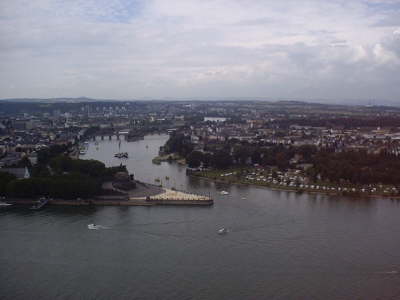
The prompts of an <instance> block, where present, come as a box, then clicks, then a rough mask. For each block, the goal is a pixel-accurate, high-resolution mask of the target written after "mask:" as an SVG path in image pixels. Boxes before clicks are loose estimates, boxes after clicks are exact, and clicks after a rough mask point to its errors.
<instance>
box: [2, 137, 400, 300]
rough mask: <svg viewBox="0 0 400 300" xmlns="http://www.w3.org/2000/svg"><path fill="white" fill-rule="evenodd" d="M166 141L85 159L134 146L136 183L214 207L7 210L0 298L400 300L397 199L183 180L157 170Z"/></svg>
mask: <svg viewBox="0 0 400 300" xmlns="http://www.w3.org/2000/svg"><path fill="white" fill-rule="evenodd" d="M166 139H167V136H159V135H154V136H147V137H146V138H145V140H142V141H138V142H131V143H127V142H125V141H121V146H120V148H119V142H118V141H117V140H116V139H115V138H114V139H113V140H112V141H109V140H108V137H107V139H105V140H104V141H101V140H100V139H98V143H99V145H98V150H97V149H96V145H95V144H94V142H91V143H90V145H89V149H88V152H87V154H86V155H85V156H84V158H87V159H89V158H94V159H98V160H101V161H103V162H105V163H106V164H107V165H108V166H112V165H118V164H119V163H120V162H121V160H119V159H116V158H114V157H113V156H114V153H116V152H118V151H124V152H125V151H127V152H129V156H130V157H129V159H128V160H125V161H123V163H124V164H126V165H127V167H128V169H129V171H130V172H133V173H134V174H135V177H136V178H137V179H139V180H142V181H147V182H154V179H155V178H160V180H161V181H162V183H163V185H165V186H168V187H176V188H179V189H185V190H189V191H193V192H201V193H210V194H211V195H212V196H213V198H214V200H215V203H214V206H212V207H159V206H155V207H94V208H78V207H46V208H44V209H43V210H41V211H30V210H29V209H27V208H7V209H3V208H1V209H0V299H174V300H175V299H400V250H399V249H400V202H398V201H392V200H389V199H374V200H372V199H370V200H354V199H346V198H342V197H328V196H320V195H306V194H303V195H297V194H295V193H291V192H283V191H271V190H268V189H263V188H255V187H245V186H226V185H223V184H214V183H212V182H209V181H206V180H202V179H198V178H191V177H187V176H186V175H185V168H184V167H182V166H179V165H176V164H168V163H163V164H162V165H153V164H152V163H151V159H152V158H153V157H154V156H155V155H156V154H157V152H158V148H159V146H161V145H163V144H164V143H165V141H166ZM166 176H168V177H169V180H166V178H165V177H166ZM221 190H226V191H228V192H229V195H227V196H222V195H220V191H221ZM90 223H95V224H99V225H102V226H103V227H102V228H101V229H99V230H89V229H88V227H87V225H88V224H90ZM221 227H227V228H228V229H229V233H228V234H226V235H223V236H221V235H218V234H217V230H218V229H219V228H221Z"/></svg>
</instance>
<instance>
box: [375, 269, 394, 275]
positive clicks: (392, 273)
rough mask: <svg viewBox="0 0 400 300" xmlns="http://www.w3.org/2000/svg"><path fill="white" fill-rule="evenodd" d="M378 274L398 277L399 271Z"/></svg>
mask: <svg viewBox="0 0 400 300" xmlns="http://www.w3.org/2000/svg"><path fill="white" fill-rule="evenodd" d="M378 274H385V275H397V274H399V271H395V270H394V271H386V272H378Z"/></svg>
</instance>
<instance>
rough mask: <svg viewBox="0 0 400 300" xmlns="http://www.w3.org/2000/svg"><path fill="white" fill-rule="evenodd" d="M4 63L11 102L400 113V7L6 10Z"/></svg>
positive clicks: (392, 2)
mask: <svg viewBox="0 0 400 300" xmlns="http://www.w3.org/2000/svg"><path fill="white" fill-rule="evenodd" d="M0 56H1V60H0V99H8V98H76V97H82V95H84V96H85V97H88V98H96V99H112V100H123V101H125V100H134V99H137V100H145V99H154V100H174V99H176V100H182V99H188V100H190V99H193V100H224V99H227V100H229V99H232V98H234V100H252V99H255V100H257V99H258V100H266V101H274V100H276V101H279V100H298V101H306V102H319V103H332V104H336V103H337V104H346V103H350V104H372V105H380V104H386V105H387V104H391V105H393V104H397V103H399V104H400V99H399V98H398V95H400V85H399V84H398V78H400V1H399V0H354V1H343V0H334V1H329V2H326V1H322V0H303V1H293V0H288V1H282V2H276V1H261V0H254V1H250V2H248V1H242V0H230V1H227V0H219V1H217V0H207V1H196V0H187V1H176V0H170V1H166V0H151V1H144V0H108V1H106V0H100V1H95V0H85V1H81V0H74V1H59V0H37V1H34V2H33V1H32V2H31V1H28V2H27V1H23V0H15V1H4V2H2V3H1V4H0ZM60 95H61V96H60ZM63 95H68V96H63Z"/></svg>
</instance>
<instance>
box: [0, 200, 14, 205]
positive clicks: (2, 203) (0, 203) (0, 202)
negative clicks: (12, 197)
mask: <svg viewBox="0 0 400 300" xmlns="http://www.w3.org/2000/svg"><path fill="white" fill-rule="evenodd" d="M10 205H12V204H10V203H6V202H3V201H0V206H10Z"/></svg>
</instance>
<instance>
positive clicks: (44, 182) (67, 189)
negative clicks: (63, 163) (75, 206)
mask: <svg viewBox="0 0 400 300" xmlns="http://www.w3.org/2000/svg"><path fill="white" fill-rule="evenodd" d="M100 191H101V181H99V180H96V179H93V178H91V177H89V176H85V175H82V174H76V173H75V174H68V175H60V176H51V177H32V178H29V179H20V180H12V181H10V182H9V183H8V184H7V187H6V193H5V194H6V195H7V196H9V197H17V198H32V197H41V196H48V197H53V198H61V199H76V198H78V197H81V198H88V197H91V196H94V195H97V194H99V192H100Z"/></svg>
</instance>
